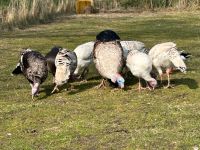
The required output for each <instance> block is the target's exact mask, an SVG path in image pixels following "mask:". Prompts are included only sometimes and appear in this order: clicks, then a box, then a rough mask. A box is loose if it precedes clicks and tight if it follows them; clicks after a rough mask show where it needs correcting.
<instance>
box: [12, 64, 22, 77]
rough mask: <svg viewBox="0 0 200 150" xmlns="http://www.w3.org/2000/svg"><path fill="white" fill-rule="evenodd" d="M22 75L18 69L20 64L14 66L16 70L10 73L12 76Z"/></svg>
mask: <svg viewBox="0 0 200 150" xmlns="http://www.w3.org/2000/svg"><path fill="white" fill-rule="evenodd" d="M21 73H22V70H21V67H20V64H19V65H17V66H16V68H15V69H14V70H13V71H12V74H13V75H18V74H21Z"/></svg>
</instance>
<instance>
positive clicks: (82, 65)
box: [74, 41, 94, 79]
mask: <svg viewBox="0 0 200 150" xmlns="http://www.w3.org/2000/svg"><path fill="white" fill-rule="evenodd" d="M93 48H94V42H93V41H91V42H87V43H84V44H81V45H79V46H77V47H76V48H75V49H74V52H75V53H76V56H77V68H76V70H75V71H74V75H75V76H78V74H79V73H80V72H81V75H80V76H79V77H78V78H83V79H85V76H86V74H87V73H88V71H89V65H90V64H91V63H92V62H93V53H92V51H93Z"/></svg>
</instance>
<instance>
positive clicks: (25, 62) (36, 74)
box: [12, 49, 48, 99]
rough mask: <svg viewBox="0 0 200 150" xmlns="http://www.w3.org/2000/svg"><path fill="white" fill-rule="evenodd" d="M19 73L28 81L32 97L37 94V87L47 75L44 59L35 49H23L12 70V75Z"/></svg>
mask: <svg viewBox="0 0 200 150" xmlns="http://www.w3.org/2000/svg"><path fill="white" fill-rule="evenodd" d="M21 73H22V74H23V75H24V76H25V77H26V79H27V80H28V81H29V83H30V86H31V88H32V91H31V94H32V99H33V98H34V96H37V95H38V93H39V87H40V85H41V84H42V83H43V82H44V81H45V80H46V78H47V75H48V70H47V63H46V59H45V58H44V56H42V54H40V53H39V52H37V51H33V50H31V49H25V50H23V51H22V52H21V58H20V60H19V63H18V64H17V66H16V68H15V69H14V70H13V71H12V74H13V75H17V74H21Z"/></svg>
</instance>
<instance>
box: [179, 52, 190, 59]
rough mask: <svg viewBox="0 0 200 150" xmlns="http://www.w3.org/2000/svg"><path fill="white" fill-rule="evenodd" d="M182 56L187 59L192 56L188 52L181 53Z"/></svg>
mask: <svg viewBox="0 0 200 150" xmlns="http://www.w3.org/2000/svg"><path fill="white" fill-rule="evenodd" d="M180 55H181V56H183V57H184V58H185V59H188V58H190V56H191V54H190V53H187V52H181V53H180Z"/></svg>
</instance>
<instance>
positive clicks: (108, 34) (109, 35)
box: [96, 30, 120, 42]
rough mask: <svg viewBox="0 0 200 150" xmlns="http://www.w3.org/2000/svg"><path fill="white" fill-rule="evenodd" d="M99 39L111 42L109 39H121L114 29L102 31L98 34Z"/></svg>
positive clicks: (97, 38)
mask: <svg viewBox="0 0 200 150" xmlns="http://www.w3.org/2000/svg"><path fill="white" fill-rule="evenodd" d="M96 40H97V41H101V42H109V41H115V40H120V37H119V35H117V33H115V32H114V31H112V30H104V31H101V32H100V33H99V34H98V35H97V36H96Z"/></svg>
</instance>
